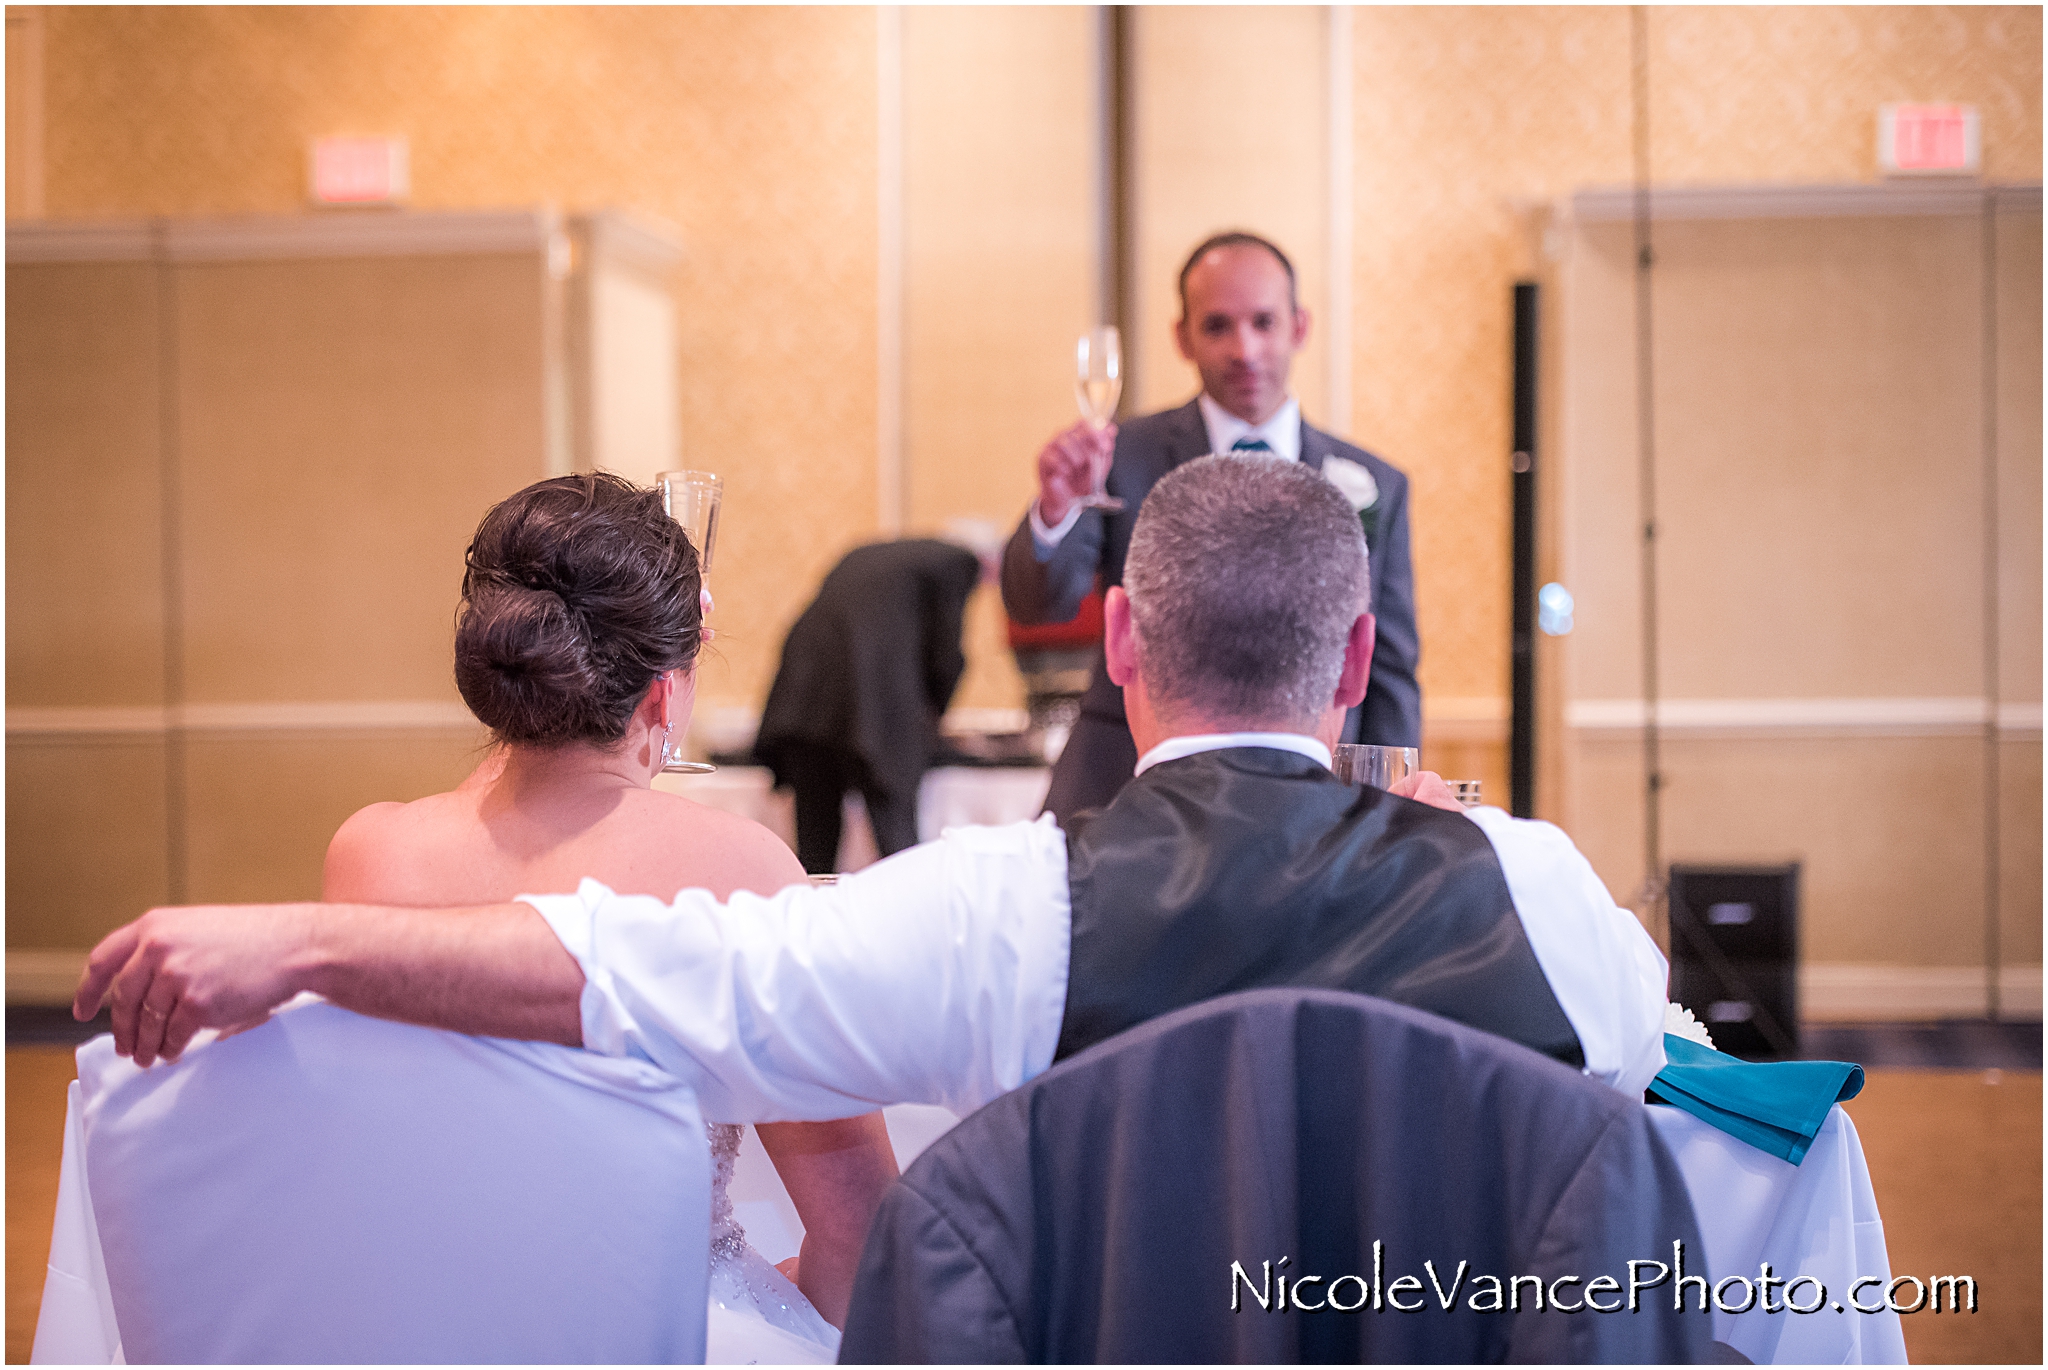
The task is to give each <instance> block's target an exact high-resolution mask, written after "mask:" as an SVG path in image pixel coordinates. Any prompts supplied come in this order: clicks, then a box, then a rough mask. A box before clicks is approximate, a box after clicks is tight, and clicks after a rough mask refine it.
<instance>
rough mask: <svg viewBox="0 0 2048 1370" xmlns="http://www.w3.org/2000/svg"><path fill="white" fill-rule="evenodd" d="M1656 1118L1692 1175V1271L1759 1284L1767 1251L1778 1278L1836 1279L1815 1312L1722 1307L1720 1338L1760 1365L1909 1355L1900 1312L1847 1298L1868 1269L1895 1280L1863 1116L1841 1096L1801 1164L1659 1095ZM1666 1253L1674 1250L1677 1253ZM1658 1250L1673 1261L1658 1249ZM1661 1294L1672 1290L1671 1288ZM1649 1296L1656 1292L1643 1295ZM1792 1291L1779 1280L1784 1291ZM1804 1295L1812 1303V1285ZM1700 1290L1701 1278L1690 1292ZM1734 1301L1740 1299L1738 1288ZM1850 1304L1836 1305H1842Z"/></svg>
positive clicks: (1691, 1297)
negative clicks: (1701, 1249) (1696, 1233)
mask: <svg viewBox="0 0 2048 1370" xmlns="http://www.w3.org/2000/svg"><path fill="white" fill-rule="evenodd" d="M1649 1110H1650V1118H1651V1121H1652V1123H1654V1125H1655V1126H1656V1128H1657V1132H1658V1135H1660V1136H1661V1137H1663V1139H1664V1143H1665V1145H1666V1146H1668V1147H1670V1148H1671V1152H1672V1155H1673V1156H1674V1157H1676V1159H1677V1161H1678V1168H1679V1170H1680V1171H1681V1172H1683V1174H1684V1175H1685V1187H1686V1191H1687V1192H1688V1193H1689V1194H1690V1195H1691V1197H1692V1206H1693V1212H1694V1213H1695V1214H1696V1215H1697V1216H1698V1218H1699V1224H1700V1235H1701V1239H1702V1240H1703V1241H1704V1242H1705V1243H1706V1247H1707V1249H1706V1252H1705V1260H1704V1261H1703V1262H1701V1267H1703V1268H1696V1267H1694V1266H1693V1264H1692V1263H1691V1261H1690V1260H1688V1262H1687V1270H1686V1273H1687V1274H1688V1275H1692V1274H1706V1275H1708V1276H1709V1277H1710V1285H1709V1287H1710V1289H1711V1283H1712V1281H1719V1280H1722V1279H1725V1278H1728V1277H1730V1276H1735V1275H1740V1276H1742V1277H1744V1278H1746V1279H1748V1280H1749V1281H1751V1282H1752V1283H1754V1282H1755V1281H1756V1279H1757V1276H1758V1274H1759V1273H1760V1270H1759V1267H1760V1265H1761V1264H1762V1263H1763V1262H1765V1261H1768V1262H1769V1263H1770V1266H1771V1274H1772V1276H1773V1278H1779V1279H1793V1278H1796V1277H1797V1276H1800V1275H1811V1276H1812V1277H1813V1278H1815V1279H1817V1280H1819V1281H1820V1282H1821V1283H1822V1284H1823V1285H1825V1286H1826V1288H1827V1303H1826V1304H1824V1305H1823V1306H1822V1307H1821V1309H1820V1311H1818V1312H1815V1313H1789V1312H1780V1313H1766V1312H1764V1311H1763V1310H1762V1309H1760V1308H1753V1309H1751V1310H1750V1311H1749V1312H1746V1313H1724V1312H1721V1311H1720V1310H1719V1309H1718V1308H1716V1309H1715V1311H1714V1338H1715V1340H1717V1341H1722V1342H1726V1343H1727V1344H1728V1345H1730V1346H1732V1347H1734V1348H1735V1349H1736V1350H1738V1351H1740V1352H1742V1354H1743V1355H1745V1356H1748V1357H1749V1358H1750V1359H1751V1360H1752V1361H1755V1362H1756V1363H1757V1364H1759V1365H1764V1364H1819V1365H1903V1364H1905V1363H1906V1341H1905V1333H1904V1330H1903V1329H1902V1328H1901V1327H1900V1325H1899V1315H1898V1314H1897V1313H1893V1312H1890V1311H1886V1312H1882V1313H1860V1312H1857V1311H1856V1310H1854V1309H1853V1308H1850V1307H1849V1298H1850V1286H1851V1285H1852V1284H1854V1283H1855V1282H1856V1281H1857V1280H1858V1279H1860V1278H1862V1277H1865V1276H1880V1277H1882V1278H1883V1279H1884V1280H1885V1282H1886V1283H1889V1282H1890V1280H1891V1261H1890V1257H1889V1255H1888V1254H1887V1253H1886V1250H1885V1241H1884V1222H1883V1220H1882V1219H1881V1218H1880V1217H1879V1216H1878V1212H1877V1195H1876V1194H1875V1193H1874V1192H1873V1191H1872V1189H1871V1187H1870V1170H1869V1168H1868V1167H1867V1166H1866V1165H1865V1164H1864V1160H1863V1143H1862V1142H1861V1140H1859V1139H1858V1138H1857V1136H1856V1125H1855V1124H1854V1123H1852V1122H1850V1121H1849V1115H1848V1114H1847V1113H1845V1112H1843V1111H1842V1109H1841V1107H1840V1106H1839V1105H1837V1106H1836V1107H1835V1108H1834V1109H1833V1110H1831V1111H1830V1112H1829V1114H1828V1119H1827V1121H1826V1122H1825V1123H1823V1124H1822V1125H1821V1130H1820V1132H1819V1134H1818V1135H1817V1136H1816V1137H1815V1138H1814V1141H1813V1145H1812V1147H1811V1148H1809V1149H1808V1151H1807V1153H1806V1159H1805V1160H1804V1161H1803V1162H1802V1163H1800V1164H1799V1165H1796V1166H1795V1165H1793V1164H1792V1163H1791V1162H1789V1161H1785V1160H1781V1159H1779V1158H1778V1157H1776V1156H1773V1155H1771V1154H1770V1153H1768V1152H1765V1151H1760V1150H1758V1149H1757V1148H1756V1147H1753V1146H1751V1145H1750V1144H1749V1143H1747V1142H1744V1141H1741V1140H1739V1139H1738V1138H1735V1137H1731V1136H1729V1135H1728V1134H1727V1133H1725V1132H1722V1131H1721V1130H1720V1129H1718V1128H1716V1127H1714V1126H1712V1125H1711V1124H1709V1123H1706V1122H1702V1121H1701V1120H1700V1119H1698V1118H1695V1117H1693V1116H1692V1115H1691V1114H1690V1113H1687V1112H1685V1111H1684V1110H1683V1109H1679V1108H1672V1107H1670V1106H1668V1105H1664V1104H1652V1105H1649ZM1667 1255H1668V1253H1667ZM1658 1259H1660V1260H1662V1259H1665V1256H1659V1257H1658ZM1654 1296H1655V1297H1668V1296H1669V1288H1668V1286H1667V1287H1666V1288H1663V1289H1659V1290H1657V1291H1656V1294H1655V1295H1654ZM1645 1297H1653V1296H1652V1295H1645ZM1775 1297H1776V1298H1777V1299H1778V1300H1779V1301H1780V1302H1782V1301H1783V1298H1784V1290H1783V1289H1782V1288H1781V1289H1780V1290H1779V1291H1778V1293H1777V1294H1776V1296H1775ZM1794 1297H1795V1298H1796V1299H1797V1300H1798V1301H1799V1303H1800V1304H1802V1305H1805V1304H1808V1303H1811V1302H1812V1301H1813V1298H1814V1294H1813V1292H1812V1288H1811V1286H1807V1287H1804V1288H1802V1289H1800V1290H1799V1291H1798V1292H1797V1293H1796V1294H1795V1295H1794ZM1856 1297H1857V1298H1858V1300H1860V1301H1861V1302H1862V1303H1863V1304H1864V1305H1865V1306H1866V1307H1867V1306H1869V1305H1872V1304H1878V1303H1882V1302H1883V1292H1882V1288H1881V1287H1880V1286H1868V1285H1867V1286H1865V1287H1864V1288H1863V1289H1862V1290H1861V1291H1860V1292H1859V1293H1858V1294H1857V1295H1856ZM1697 1299H1698V1294H1697V1286H1693V1288H1692V1289H1691V1290H1689V1291H1688V1293H1687V1303H1688V1305H1692V1304H1695V1303H1696V1302H1697ZM1727 1302H1729V1303H1733V1304H1737V1305H1739V1304H1740V1303H1741V1302H1742V1295H1741V1292H1740V1287H1739V1286H1732V1287H1731V1288H1730V1290H1729V1295H1728V1299H1727ZM1836 1304H1839V1305H1841V1307H1842V1309H1843V1311H1839V1312H1838V1311H1836V1309H1835V1308H1834V1306H1833V1305H1836Z"/></svg>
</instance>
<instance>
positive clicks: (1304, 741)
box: [1133, 733, 1330, 775]
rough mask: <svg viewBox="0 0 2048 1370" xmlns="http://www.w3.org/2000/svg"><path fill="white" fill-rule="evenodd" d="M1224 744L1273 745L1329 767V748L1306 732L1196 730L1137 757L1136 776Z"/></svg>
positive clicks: (1215, 750)
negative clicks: (1207, 731) (1210, 731)
mask: <svg viewBox="0 0 2048 1370" xmlns="http://www.w3.org/2000/svg"><path fill="white" fill-rule="evenodd" d="M1225 747H1271V748H1273V749H1274V750H1275V751H1282V752H1296V753H1299V754H1300V755H1302V756H1305V757H1307V758H1308V759H1309V760H1311V761H1313V762H1315V763H1316V764H1317V765H1319V766H1321V767H1322V768H1323V769H1324V770H1328V769H1329V768H1330V749H1329V748H1328V747H1325V746H1324V745H1323V744H1322V743H1321V742H1319V741H1317V740H1316V739H1315V738H1313V737H1310V736H1308V735H1307V734H1305V733H1194V734H1190V735H1189V736H1186V737H1169V738H1167V739H1166V741H1164V742H1162V743H1160V744H1159V745H1158V746H1156V747H1154V748H1153V749H1152V750H1151V751H1149V752H1146V753H1145V754H1144V755H1143V756H1141V757H1139V758H1138V769H1137V770H1136V771H1134V772H1133V774H1134V775H1143V774H1144V773H1145V772H1146V771H1148V770H1150V769H1151V768H1152V767H1154V766H1157V765H1158V764H1159V763H1160V762H1162V761H1178V760H1180V759H1181V758H1182V757H1184V756H1194V755H1196V754H1197V753H1199V752H1218V751H1222V750H1223V749H1224V748H1225Z"/></svg>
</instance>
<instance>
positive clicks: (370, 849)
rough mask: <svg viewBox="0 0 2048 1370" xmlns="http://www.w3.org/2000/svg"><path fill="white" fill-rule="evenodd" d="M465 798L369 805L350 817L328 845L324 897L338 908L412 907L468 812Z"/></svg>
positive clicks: (440, 797) (322, 884)
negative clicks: (357, 905)
mask: <svg viewBox="0 0 2048 1370" xmlns="http://www.w3.org/2000/svg"><path fill="white" fill-rule="evenodd" d="M459 801H460V795H459V793H449V794H433V795H428V796H427V797H426V798H424V799H415V800H413V801H412V802H410V803H396V802H389V803H381V804H369V805H365V806H364V807H363V808H360V809H357V810H356V811H355V812H354V813H353V814H351V815H349V817H348V820H347V821H346V822H344V823H343V824H342V825H341V827H340V828H338V829H336V830H335V834H334V837H333V838H332V839H331V840H330V841H329V842H328V844H327V859H326V862H325V864H324V865H323V867H322V870H321V881H320V896H321V898H323V899H326V900H328V901H330V902H334V903H411V902H414V901H413V900H412V899H409V898H405V897H402V896H404V895H405V894H407V893H408V892H410V891H416V890H418V889H419V888H420V879H421V877H422V876H423V875H424V874H426V873H427V872H429V871H430V870H431V869H432V866H433V856H434V853H435V852H436V851H438V850H442V849H445V846H446V842H447V838H448V832H449V828H450V825H451V823H452V822H453V821H454V820H455V819H456V817H457V813H458V811H459V810H460V809H461V808H462V805H461V803H460V802H459Z"/></svg>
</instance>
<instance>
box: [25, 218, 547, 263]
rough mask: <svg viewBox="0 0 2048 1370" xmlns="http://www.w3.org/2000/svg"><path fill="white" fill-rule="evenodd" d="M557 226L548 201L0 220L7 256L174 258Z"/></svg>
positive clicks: (427, 248) (533, 236)
mask: <svg viewBox="0 0 2048 1370" xmlns="http://www.w3.org/2000/svg"><path fill="white" fill-rule="evenodd" d="M560 228H561V216H560V215H558V214H556V213H555V212H554V211H553V210H549V209H515V210H487V211H480V212H468V211H453V212H441V211H432V210H362V209H355V210H335V211H332V212H328V213H320V214H312V213H308V214H260V215H258V214H252V215H244V216H237V217H233V218H218V219H105V220H63V219H56V220H45V221H41V222H37V223H11V224H9V225H8V226H7V264H8V265H9V266H27V265H38V264H43V263H52V262H58V263H61V262H129V261H147V260H149V259H150V258H152V257H153V256H154V255H155V253H156V245H157V242H158V237H159V235H161V241H162V251H163V255H164V256H165V257H166V258H168V259H169V260H171V261H174V262H230V261H267V260H284V259H292V258H299V259H303V258H309V257H432V256H444V255H456V254H475V253H480V252H485V253H487V252H505V253H520V252H535V253H539V252H545V251H547V250H548V249H549V248H550V247H551V245H552V244H553V241H554V237H555V234H556V233H557V232H558V231H559V230H560Z"/></svg>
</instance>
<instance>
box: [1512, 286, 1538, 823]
mask: <svg viewBox="0 0 2048 1370" xmlns="http://www.w3.org/2000/svg"><path fill="white" fill-rule="evenodd" d="M1536 345H1537V333H1536V285H1535V283H1534V282H1533V281H1518V282H1516V284H1515V355H1514V393H1513V395H1512V397H1511V398H1512V406H1513V411H1514V452H1513V454H1512V455H1511V456H1510V457H1509V458H1508V469H1509V475H1508V481H1509V483H1510V487H1511V489H1512V490H1513V492H1514V510H1515V519H1514V539H1513V543H1512V546H1511V554H1510V557H1509V560H1510V562H1511V564H1512V567H1513V569H1512V571H1511V572H1510V584H1509V586H1508V604H1509V605H1510V606H1511V622H1510V628H1509V637H1508V677H1509V708H1508V812H1509V813H1511V814H1513V815H1514V816H1515V817H1517V818H1532V817H1534V816H1535V814H1536Z"/></svg>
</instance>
